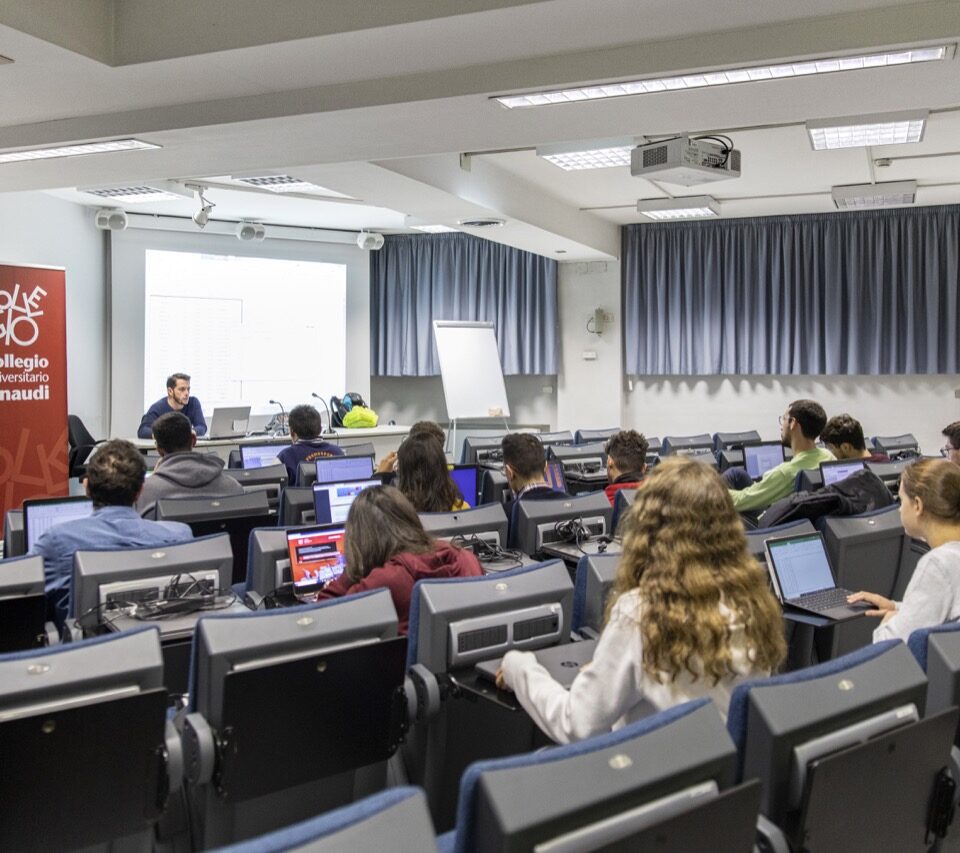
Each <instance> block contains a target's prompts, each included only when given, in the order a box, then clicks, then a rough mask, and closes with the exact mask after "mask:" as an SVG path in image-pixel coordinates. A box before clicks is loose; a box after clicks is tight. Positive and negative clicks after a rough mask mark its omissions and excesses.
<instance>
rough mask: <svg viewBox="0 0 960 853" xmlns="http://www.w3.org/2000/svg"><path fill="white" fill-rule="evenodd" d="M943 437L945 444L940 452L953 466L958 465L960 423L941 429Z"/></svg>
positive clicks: (959, 461) (959, 462)
mask: <svg viewBox="0 0 960 853" xmlns="http://www.w3.org/2000/svg"><path fill="white" fill-rule="evenodd" d="M943 437H944V438H945V439H946V440H947V443H946V444H944V445H943V447H942V448H941V450H940V452H941V453H942V454H943V455H944V456H946V457H947V459H949V460H950V461H951V462H953V464H954V465H960V421H954V422H953V423H952V424H947V425H946V426H945V427H944V428H943Z"/></svg>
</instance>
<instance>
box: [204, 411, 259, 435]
mask: <svg viewBox="0 0 960 853" xmlns="http://www.w3.org/2000/svg"><path fill="white" fill-rule="evenodd" d="M249 423H250V407H249V406H226V407H223V408H219V409H214V410H213V417H211V418H210V427H209V429H208V430H207V436H206V437H207V438H242V437H243V436H245V435H246V434H247V424H249Z"/></svg>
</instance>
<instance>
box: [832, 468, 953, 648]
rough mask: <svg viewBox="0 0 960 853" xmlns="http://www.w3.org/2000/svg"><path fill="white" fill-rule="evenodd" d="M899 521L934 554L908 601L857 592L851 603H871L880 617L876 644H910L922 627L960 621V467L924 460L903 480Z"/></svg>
mask: <svg viewBox="0 0 960 853" xmlns="http://www.w3.org/2000/svg"><path fill="white" fill-rule="evenodd" d="M900 519H901V520H902V521H903V528H904V530H905V531H906V532H907V535H908V536H913V537H915V538H917V539H923V540H924V541H926V542H927V543H928V544H929V545H930V548H931V550H930V551H928V552H927V553H926V554H924V555H923V556H922V557H921V558H920V561H919V562H918V563H917V567H916V569H914V572H913V577H912V578H911V579H910V583H909V584H908V585H907V589H906V591H905V592H904V594H903V601H901V602H896V601H891V600H890V599H888V598H884V597H883V596H882V595H877V594H876V593H874V592H857V593H855V594H854V595H851V596H850V599H849V600H850V601H851V602H855V601H867V602H869V603H870V604H872V605H874V607H875V608H876V609H874V610H868V611H867V612H866V614H865V615H867V616H881V617H883V618H882V621H881V622H880V625H879V627H878V628H877V629H876V630H875V631H874V632H873V641H874V642H875V643H878V642H880V641H882V640H891V639H901V640H903V641H904V642H906V641H907V639H908V638H909V636H910V634H911V633H912V632H913V631H916V630H917V629H918V628H928V627H931V626H933V625H942V624H943V623H944V622H954V621H956V620H958V619H960V466H957V465H954V464H953V462H950V461H949V460H947V459H921V460H920V461H919V462H914V463H913V465H910V466H909V467H907V468H905V469H904V470H903V475H902V476H901V478H900Z"/></svg>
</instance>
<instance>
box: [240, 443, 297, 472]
mask: <svg viewBox="0 0 960 853" xmlns="http://www.w3.org/2000/svg"><path fill="white" fill-rule="evenodd" d="M289 446H290V445H289V444H241V445H240V467H241V468H244V469H247V468H269V467H270V466H271V465H279V464H280V459H279V458H278V455H279V454H280V453H281V451H283V449H284V448H285V447H289Z"/></svg>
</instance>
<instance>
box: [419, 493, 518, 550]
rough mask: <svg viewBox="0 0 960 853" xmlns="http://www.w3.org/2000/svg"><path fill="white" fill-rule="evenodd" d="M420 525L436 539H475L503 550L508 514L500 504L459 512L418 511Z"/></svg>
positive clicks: (505, 543)
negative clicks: (475, 537) (477, 538)
mask: <svg viewBox="0 0 960 853" xmlns="http://www.w3.org/2000/svg"><path fill="white" fill-rule="evenodd" d="M420 523H421V524H423V529H424V530H426V531H427V533H429V534H430V535H431V536H434V537H436V538H437V539H453V538H455V537H463V538H464V539H470V538H472V537H474V536H477V537H479V538H480V539H483V540H484V541H486V542H490V543H491V544H496V545H499V546H500V547H503V548H505V547H506V545H507V514H506V512H504V509H503V504H500V503H493V504H484V505H483V506H479V507H476V508H474V509H465V510H460V511H458V512H421V513H420Z"/></svg>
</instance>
